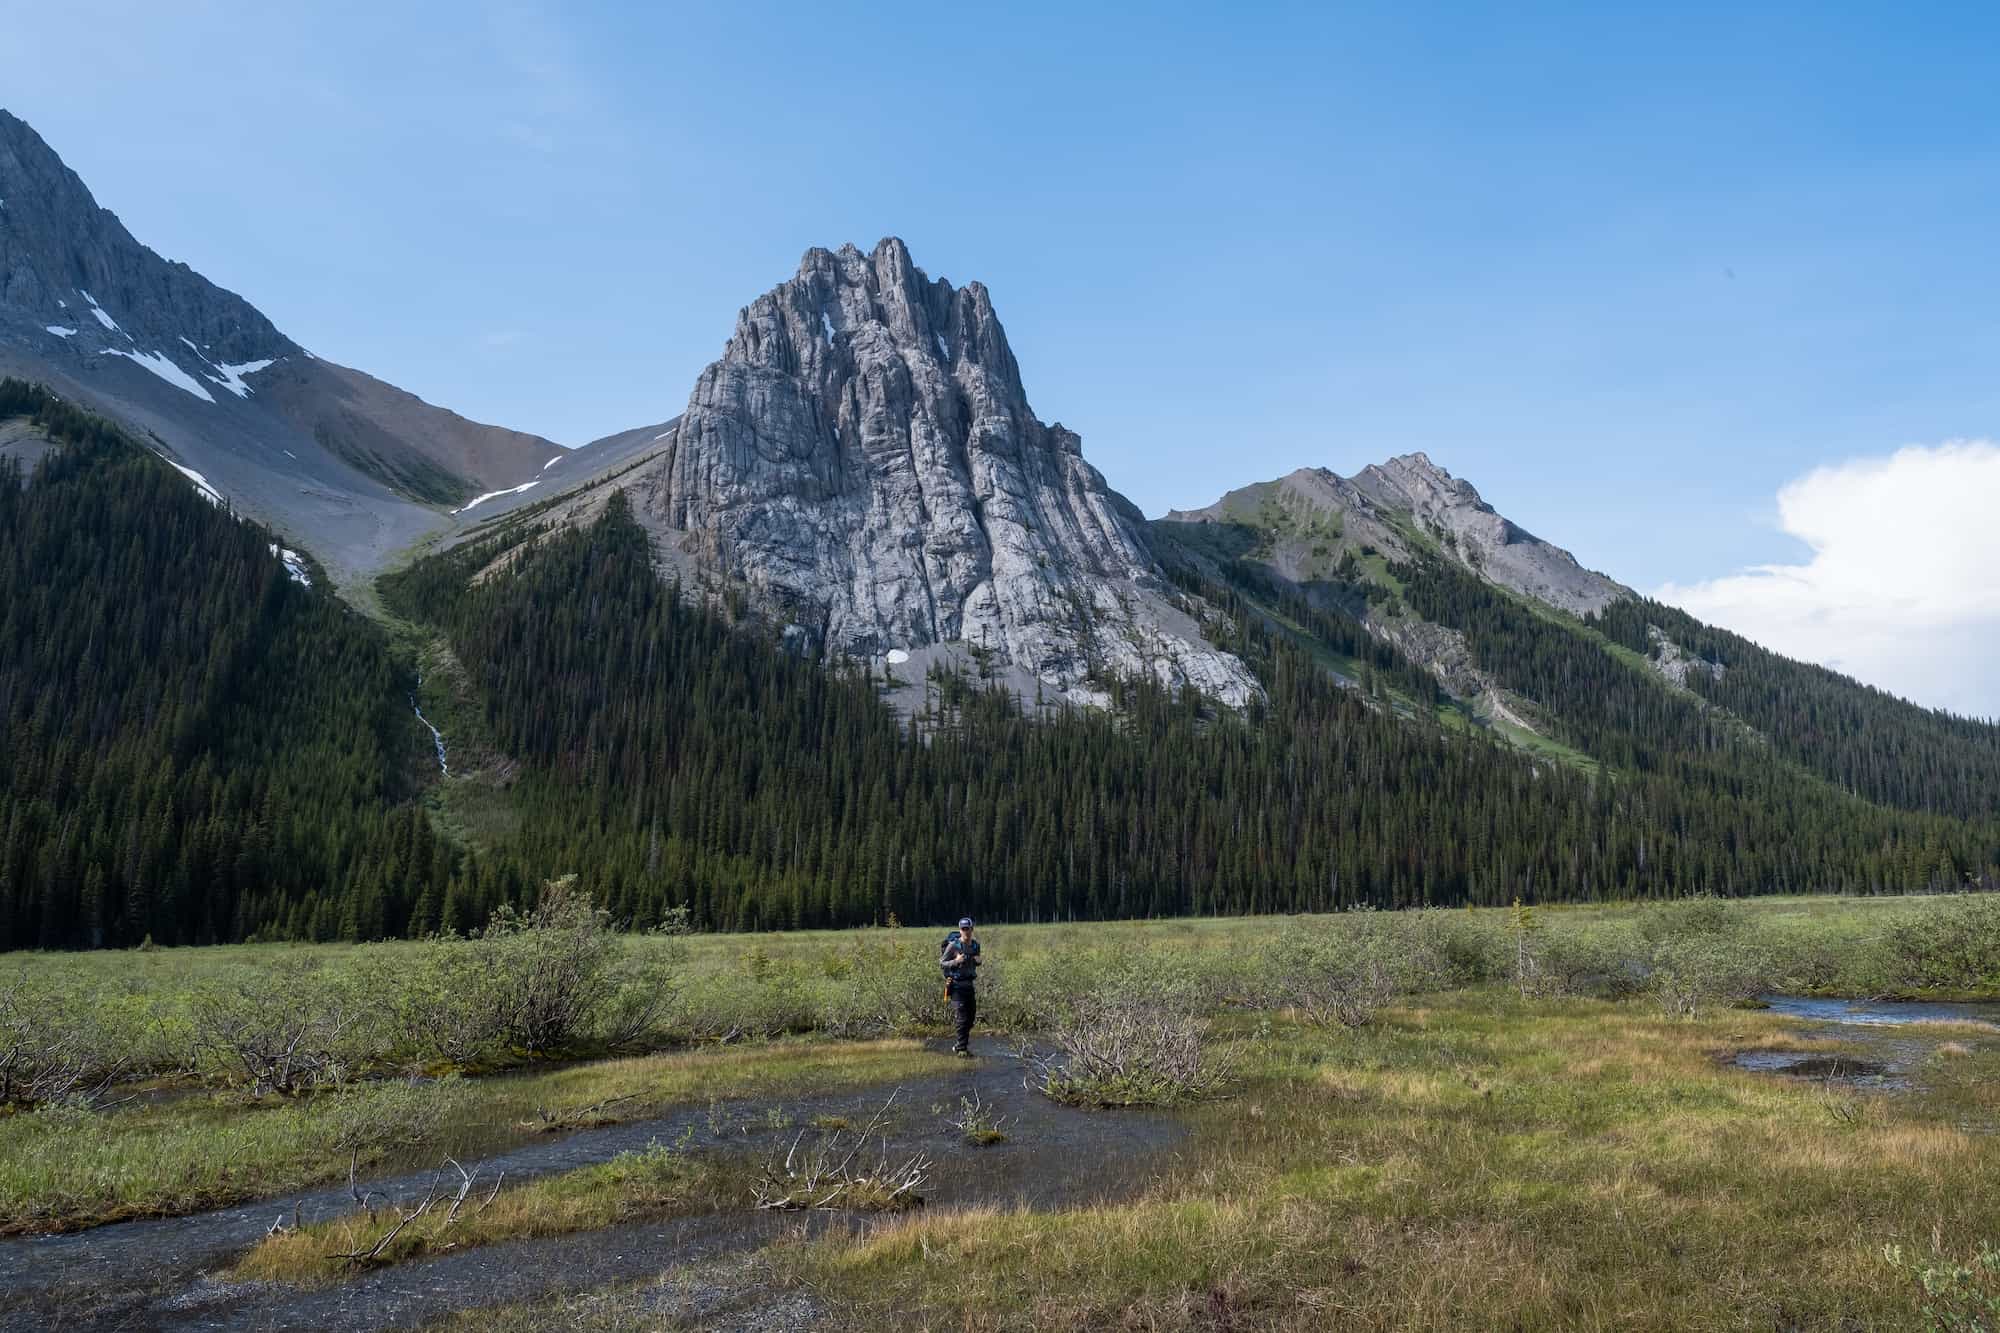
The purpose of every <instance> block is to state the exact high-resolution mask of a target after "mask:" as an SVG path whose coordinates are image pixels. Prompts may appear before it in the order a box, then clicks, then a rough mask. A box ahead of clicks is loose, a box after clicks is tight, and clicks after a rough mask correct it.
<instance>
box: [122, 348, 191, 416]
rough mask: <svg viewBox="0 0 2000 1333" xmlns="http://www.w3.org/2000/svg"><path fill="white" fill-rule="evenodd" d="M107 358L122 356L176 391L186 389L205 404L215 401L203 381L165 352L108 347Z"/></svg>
mask: <svg viewBox="0 0 2000 1333" xmlns="http://www.w3.org/2000/svg"><path fill="white" fill-rule="evenodd" d="M103 355H105V356H122V357H124V358H125V359H126V360H127V361H132V362H136V363H137V364H139V365H141V366H144V367H145V368H146V369H147V370H150V371H152V372H153V373H154V374H155V375H158V376H159V377H160V378H161V379H163V380H165V381H166V382H167V383H169V384H171V385H173V386H174V387H175V388H176V389H185V390H187V391H188V392H189V393H191V394H193V395H194V396H195V397H197V398H199V399H201V400H202V401H203V402H204V403H212V402H214V401H215V395H214V394H212V393H210V392H209V391H208V390H207V389H205V388H203V387H202V384H201V381H200V380H198V379H196V378H195V377H194V376H192V375H190V374H188V373H187V372H186V371H185V370H182V369H181V368H180V367H179V366H177V365H175V364H174V363H173V361H172V360H171V359H170V358H169V357H168V356H167V354H166V353H165V352H127V351H124V350H123V349H121V348H117V347H107V348H105V349H104V351H103Z"/></svg>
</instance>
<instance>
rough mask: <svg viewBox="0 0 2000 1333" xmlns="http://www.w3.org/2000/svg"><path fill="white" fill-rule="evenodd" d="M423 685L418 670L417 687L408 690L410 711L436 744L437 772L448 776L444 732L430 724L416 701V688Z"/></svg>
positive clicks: (448, 769)
mask: <svg viewBox="0 0 2000 1333" xmlns="http://www.w3.org/2000/svg"><path fill="white" fill-rule="evenodd" d="M423 687H424V677H423V673H422V672H419V673H417V689H416V690H411V691H410V711H411V712H412V713H415V714H416V715H417V721H419V722H421V723H423V724H424V727H425V728H426V729H427V730H428V731H429V732H430V733H431V744H433V745H435V746H437V753H438V772H440V773H442V774H444V775H445V776H446V777H450V776H451V765H449V764H447V763H445V761H444V733H443V732H442V731H439V730H438V729H437V728H436V727H433V726H431V720H430V719H429V718H427V717H425V716H424V710H423V708H422V706H421V705H419V704H418V703H417V690H421V689H423Z"/></svg>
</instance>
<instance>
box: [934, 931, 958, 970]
mask: <svg viewBox="0 0 2000 1333" xmlns="http://www.w3.org/2000/svg"><path fill="white" fill-rule="evenodd" d="M957 943H958V932H957V931H955V930H954V931H953V932H951V934H949V935H947V936H945V937H944V943H943V944H940V945H939V946H938V971H940V972H942V973H944V979H945V980H946V981H957V980H958V964H957V963H948V962H946V961H945V959H947V958H948V957H950V956H951V946H952V945H954V944H957Z"/></svg>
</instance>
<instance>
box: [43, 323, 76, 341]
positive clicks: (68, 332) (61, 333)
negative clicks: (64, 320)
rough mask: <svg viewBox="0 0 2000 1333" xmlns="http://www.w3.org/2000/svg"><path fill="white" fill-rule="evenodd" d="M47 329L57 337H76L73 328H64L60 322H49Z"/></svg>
mask: <svg viewBox="0 0 2000 1333" xmlns="http://www.w3.org/2000/svg"><path fill="white" fill-rule="evenodd" d="M48 330H49V332H50V333H53V334H55V335H56V337H58V338H74V337H76V330H75V329H69V328H64V327H63V326H62V325H60V324H51V325H49V326H48Z"/></svg>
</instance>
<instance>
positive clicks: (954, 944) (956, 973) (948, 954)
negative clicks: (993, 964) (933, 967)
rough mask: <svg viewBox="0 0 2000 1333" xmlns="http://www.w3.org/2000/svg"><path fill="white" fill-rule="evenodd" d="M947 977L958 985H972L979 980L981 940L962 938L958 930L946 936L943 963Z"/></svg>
mask: <svg viewBox="0 0 2000 1333" xmlns="http://www.w3.org/2000/svg"><path fill="white" fill-rule="evenodd" d="M941 965H942V966H943V968H944V975H945V979H946V980H947V981H949V982H951V983H952V984H953V985H956V986H970V985H973V984H975V983H976V982H977V981H978V980H979V941H978V940H968V939H964V938H961V937H960V935H959V933H958V932H957V931H955V930H954V931H953V932H951V934H949V935H947V936H945V938H944V953H943V955H942V964H941Z"/></svg>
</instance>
